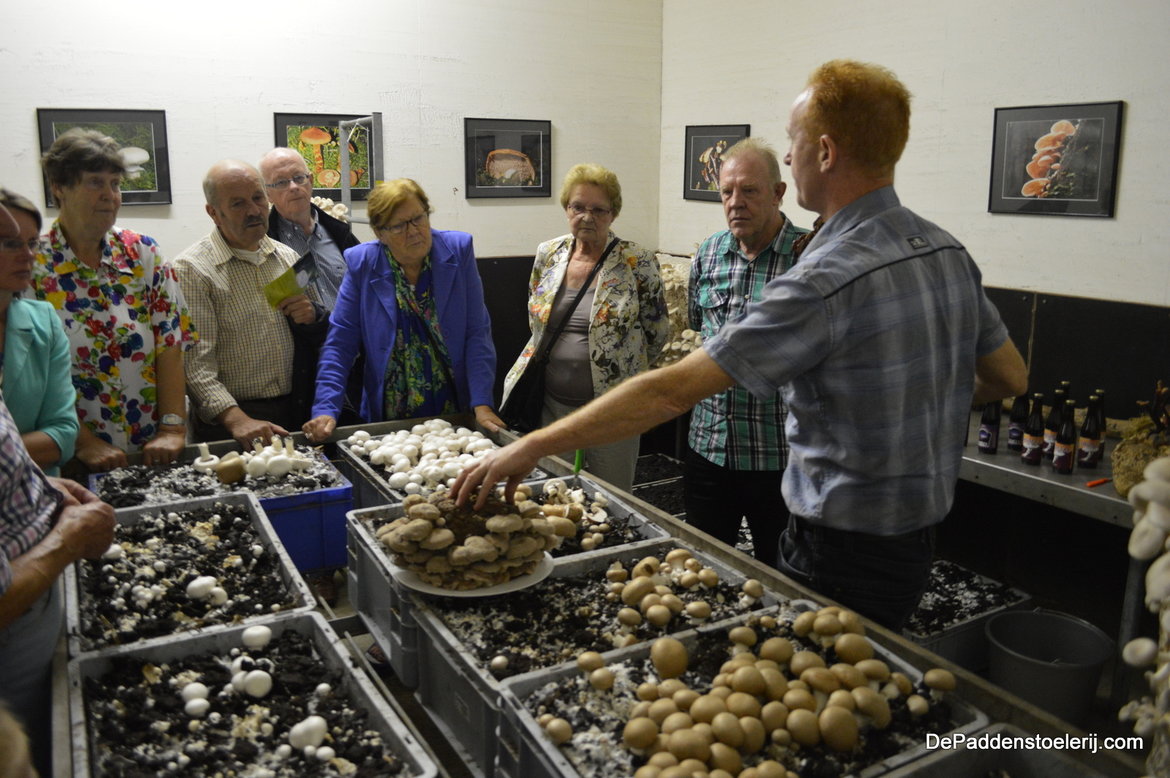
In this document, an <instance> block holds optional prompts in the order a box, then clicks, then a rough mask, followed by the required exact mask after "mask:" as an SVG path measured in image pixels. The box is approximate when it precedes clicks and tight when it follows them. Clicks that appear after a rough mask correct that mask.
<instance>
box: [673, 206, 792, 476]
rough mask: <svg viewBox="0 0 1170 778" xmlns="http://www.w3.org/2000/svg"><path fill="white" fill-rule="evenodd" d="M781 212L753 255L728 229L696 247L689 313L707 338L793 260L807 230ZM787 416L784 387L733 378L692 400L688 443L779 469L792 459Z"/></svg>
mask: <svg viewBox="0 0 1170 778" xmlns="http://www.w3.org/2000/svg"><path fill="white" fill-rule="evenodd" d="M781 216H782V218H783V222H782V224H781V226H780V230H779V231H778V232H777V233H776V237H775V238H773V240H772V242H771V243H770V244H768V246H766V247H765V248H764V250H763V251H761V252H760V253H759V255H758V256H756V257H755V259H748V258H747V256H746V255H745V254H744V253H743V251H742V250H741V249H740V246H739V241H738V240H737V239H736V237H735V236H734V235H732V234H731V231H730V230H723V231H722V232H717V233H715V234H714V235H712V236H711V237H709V238H707V239H706V240H705V241H703V243H702V245H700V246H699V250H698V251H696V252H695V258H694V260H693V261H692V262H691V277H690V284H689V290H690V291H689V293H688V298H687V313H688V318H689V324H690V328H691V329H693V330H695V331H696V332H698V333H699V334H701V335H702V336H703V339H704V340H707V339H709V338H712V337H714V336H715V333H717V332H719V330H720V329H721V328H722V327H723V325H724V324H726V323H727V322H729V321H734V320H735V319H738V318H739V317H740V316H742V315H743V313H744V311H745V309H746V308H747V304H748V303H749V302H752V301H755V300H759V299H760V297H761V295H762V294H763V292H764V287H765V286H766V285H767V283H768V282H769V281H770V280H772V279H773V278H775V277H776V276H778V275H780V274H781V273H783V272H785V271H787V270H788V269H789V268H791V267H792V265H793V264H795V262H796V257H795V256H794V254H795V252H794V250H793V244H794V243H795V242H796V239H797V238H798V237H800V236H801V235H803V234H805V233H806V232H808V230H806V229H803V228H801V227H797V226H795V225H793V224H792V222H790V221H789V220H788V219H787V217H783V215H781ZM787 416H788V411H787V409H786V408H785V407H784V402H783V400H781V399H780V395H779V394H773V395H772V396H771V397H769V398H768V399H760V398H756V397H753V396H752V394H751V393H750V392H748V391H747V390H746V389H744V388H742V387H740V386H733V387H731V388H730V389H727V390H726V391H723V392H719V393H718V394H714V395H712V396H710V397H707V398H705V399H703V400H702V401H700V402H699V404H698V405H696V406H695V408H694V410H693V411H692V412H691V429H690V433H689V435H688V438H687V443H688V445H689V446H690V447H691V449H692V450H693V451H695V453H697V454H699V455H700V456H702V457H703V458H704V459H706V460H707V461H709V462H712V463H713V464H716V465H721V466H725V467H727V468H730V469H732V470H772V471H780V470H783V469H784V465H785V463H786V461H787V459H788V445H787V443H786V442H785V440H784V420H785V419H786V418H787Z"/></svg>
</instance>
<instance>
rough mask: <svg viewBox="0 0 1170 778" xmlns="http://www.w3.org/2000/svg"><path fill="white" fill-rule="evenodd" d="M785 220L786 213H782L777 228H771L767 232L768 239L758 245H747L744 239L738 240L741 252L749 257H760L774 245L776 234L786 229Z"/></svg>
mask: <svg viewBox="0 0 1170 778" xmlns="http://www.w3.org/2000/svg"><path fill="white" fill-rule="evenodd" d="M784 221H785V217H784V214H783V213H781V214H780V219H779V221H777V222H776V227H775V229H772V230H769V231H768V233H767V236H768V237H767V239H766V240H761V241H759V243H758V245H754V246H746V245H744V243H743V241H738V243H739V250H740V252H741V253H742V254H743V255H744V256H745V257H747V258H748V259H755V258H756V257H758V256H759V255H760V254H761V253H763V251H764V249H766V248H768V246H771V245H772V243H773V242H774V241H775V240H776V236H777V235H779V234H780V230H782V229H784Z"/></svg>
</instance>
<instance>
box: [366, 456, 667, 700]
mask: <svg viewBox="0 0 1170 778" xmlns="http://www.w3.org/2000/svg"><path fill="white" fill-rule="evenodd" d="M548 480H550V479H547V478H546V479H543V480H539V481H534V482H532V486H533V488H534V489H537V490H539V489H542V488H543V486H544V484H545V483H546V482H547V481H548ZM565 480H566V481H570V480H571V479H565ZM580 485H581V487H582V488H584V489H585V491H586V493H587V494H588V495H589V496H590V499H593V498H594V497H595V496H596V495H597V494H599V493H600V494H603V495H604V496H605V497H606V498H607V499H608V500H609V506H610V507H609V508H608V509H607V510H608V511H609V513H610V515H612V516H617V517H620V518H622V519H625V520H626V521H628V522H629V526H630V528H631V529H632V530H633V531H634V532H635V533H636V534H637V535H639V536H641V538H642V539H641V540H638V541H635V542H633V543H627V544H624V545H623V546H622V548H642V547H644V546H652V545H654V544H655V543H656V542H658V541H660V540H662V539H664V538H666V537H667V534H666V531H665V530H663V529H662V528H660V527H658V526H657V525H655V524H652V523H650V522H649V521H647V520H646V519H645V518H643V517H642V516H641V515H639V514H637V513H636V512H635V511H634V510H633V509H632V508H630V507H629V506H628V505H626V504H625V503H624V502H622V501H621V500H620V499H618V498H617V497H615V496H613V495H611V494H609V493H608V492H606V491H605V490H603V489H602V488H601V487H600V486H598V485H597V484H595V483H593V482H592V481H589V480H587V479H581V481H580ZM400 516H402V506H401V504H400V503H399V504H394V505H385V506H380V507H374V508H363V509H361V510H355V511H351V512H350V513H349V514H348V516H347V525H348V528H347V536H348V540H347V545H348V553H349V557H348V564H349V570H348V575H347V578H348V584H349V598H350V602H352V603H353V604H354V608H355V609H356V610H357V612H358V615H359V616H361V618H362V621H363V623H365V625H366V628H367V629H368V630H369V631H370V634H371V635H373V636H374V638H375V639H376V640H377V642H378V645H380V646H381V647H382V649H383V650H384V651H386V652H387V654H388V659H389V661H390V666H391V667H392V668H393V670H394V674H395V675H396V676H397V677H398V680H400V681H401V682H402V683H403V685H405V686H406V687H407V688H410V689H413V688H415V687H416V686H417V685H418V666H417V662H418V659H417V655H418V637H417V631H418V630H417V627H416V625H415V621H414V617H413V616H412V615H411V608H412V606H411V603H410V594H409V592H408V591H406V590H405V589H404V588H403V587H402V586H401V585H400V584H398V583H397V582H396V581H395V580H394V577H393V576H392V575H391V574H390V571H389V566H390V564H391V562H390V555H389V554H388V553H387V551H386V550H385V548H383V547H382V544H381V543H379V542H378V540H377V538H375V536H374V530H375V523H376V522H378V521H390V520H393V519H396V518H399V517H400ZM613 548H616V547H611V548H602V549H596V550H594V551H585V552H580V553H578V554H574V555H569V556H565V557H559V558H577V557H581V558H592V557H593V556H597V555H603V556H604V555H605V554H607V553H609V552H610V551H612V549H613ZM553 553H554V555H556V552H555V551H554V552H553Z"/></svg>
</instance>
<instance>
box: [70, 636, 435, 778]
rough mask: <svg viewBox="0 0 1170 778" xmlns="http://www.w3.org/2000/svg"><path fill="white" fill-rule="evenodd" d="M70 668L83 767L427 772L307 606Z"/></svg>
mask: <svg viewBox="0 0 1170 778" xmlns="http://www.w3.org/2000/svg"><path fill="white" fill-rule="evenodd" d="M70 678H71V683H72V685H73V686H74V688H75V689H77V690H80V692H81V694H80V698H81V700H82V701H81V702H80V703H78V704H76V705H75V706H74V708H73V712H72V724H73V729H74V732H75V733H80V737H79V738H77V739H75V741H74V763H75V765H79V766H81V765H87V766H88V767H89V774H90V775H95V776H97V775H117V776H131V777H136V776H142V777H143V778H145V777H146V776H150V778H154V776H158V775H166V774H176V775H207V776H211V775H224V776H227V775H236V776H255V777H257V778H259V776H266V777H267V778H277V777H278V776H289V777H292V776H297V777H299V776H342V775H347V776H370V777H371V778H372V777H373V776H378V777H379V778H380V777H381V776H387V777H395V778H396V777H399V776H401V777H405V776H433V775H435V766H434V764H433V762H431V760H430V759H429V758H428V757H427V756H426V755H425V753H423V751H422V749H421V748H420V747H419V746H418V744H417V743H416V742H415V741H414V740H413V738H412V736H411V735H409V734H408V732H407V730H406V728H405V725H404V724H403V723H402V721H401V720H400V719H398V718H397V716H395V714H394V713H393V712H392V711H391V710H390V709H389V707H388V706H387V704H386V702H385V701H384V700H383V699H382V698H381V696H380V695H379V693H378V692H377V691H376V690H375V689H374V688H373V687H372V686H371V685H370V683H369V681H368V680H366V679H365V678H364V677H362V676H360V675H358V674H355V672H354V667H353V660H352V659H351V658H350V657H349V656H348V655H347V654H345V653H344V650H343V649H342V648H341V646H340V645H339V644H338V643H337V637H336V636H335V635H334V634H333V632H332V631H331V630H330V629H329V627H328V626H327V625H326V624H325V622H324V620H323V619H322V618H321V617H320V616H319V615H317V614H301V615H291V616H289V617H283V618H276V619H272V620H270V621H269V622H267V623H265V624H263V625H253V626H252V627H249V628H247V629H244V628H237V629H233V630H229V631H221V632H217V633H214V634H208V635H199V636H192V637H189V638H186V639H183V640H176V641H172V642H170V643H167V644H163V645H156V646H153V647H149V648H142V649H131V650H123V651H120V652H114V653H108V654H101V655H90V656H88V657H84V658H82V659H79V660H74V661H73V662H72V663H70ZM79 774H85V773H84V771H82V772H79Z"/></svg>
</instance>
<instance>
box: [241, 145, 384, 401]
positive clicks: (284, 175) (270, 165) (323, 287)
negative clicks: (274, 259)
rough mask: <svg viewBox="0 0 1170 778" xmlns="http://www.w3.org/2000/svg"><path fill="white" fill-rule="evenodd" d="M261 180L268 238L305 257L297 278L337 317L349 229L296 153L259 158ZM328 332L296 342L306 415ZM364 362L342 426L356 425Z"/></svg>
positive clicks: (278, 151) (296, 375)
mask: <svg viewBox="0 0 1170 778" xmlns="http://www.w3.org/2000/svg"><path fill="white" fill-rule="evenodd" d="M259 167H260V176H261V177H262V178H263V179H264V186H265V188H266V189H267V190H268V199H269V201H270V202H271V203H272V210H271V211H270V212H269V214H268V237H270V238H272V239H273V240H277V241H280V242H281V243H283V244H284V245H286V246H288V247H289V248H291V249H292V250H293V251H295V252H297V254H299V255H300V257H301V258H300V259H299V260H298V261H297V264H296V268H297V275H298V277H299V276H301V274H302V273H301V271H302V270H304V271H306V273H305V274H306V275H307V276H308V284H307V288H308V291H309V294H310V296H311V297H312V298H313V300H314V301H315V302H317V303H319V304H320V305H321V306H322V307H323V308H324V309H325V314H326V316H328V314H330V313H332V311H333V306H334V305H335V304H336V302H337V290H338V289H340V288H341V278H342V276H344V275H345V258H344V257H343V254H344V252H345V250H346V249H348V248H351V247H353V246H356V245H358V243H359V241H358V239H357V238H356V237H355V236H354V234H353V230H352V229H351V228H350V226H349V224H347V223H346V222H343V221H342V220H341V219H336V218H334V217H332V216H330V215H329V214H327V213H325V211H324V210H322V209H321V208H320V207H318V206H317V205H315V204H314V203H313V201H312V197H313V176H312V174H310V173H309V166H308V165H307V164H306V163H305V159H304V157H302V156H301V155H300V154H299V153H298V152H297V151H296V150H295V149H290V148H286V147H280V148H275V149H273V150H272V151H270V152H268V153H267V154H265V155H264V156H263V157H261V158H260V166H259ZM325 333H326V330H325V329H322V330H321V332H320V333H319V334H317V335H316V337H313V338H308V337H297V338H295V343H294V346H295V352H294V354H293V393H294V394H295V395H297V397H298V398H299V400H300V402H301V404H302V405H303V406H304V412H305V414H306V415H307V414H308V411H309V406H310V405H311V404H312V402H313V390H314V385H315V383H316V380H317V356H318V353H319V352H320V350H321V344H322V343H324V342H325ZM362 364H363V362H362V356H361V355H359V356H358V361H357V362H355V363H354V369H353V370H352V371H351V372H350V378H349V384H348V387H347V389H346V404H345V408H344V409H343V410H342V417H341V419H340V420H339V422H340V423H341V424H357V423H359V422H360V420H361V417H360V416H359V415H358V414H357V410H356V409H357V408H359V407H360V406H361V398H362V381H361V376H362Z"/></svg>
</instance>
